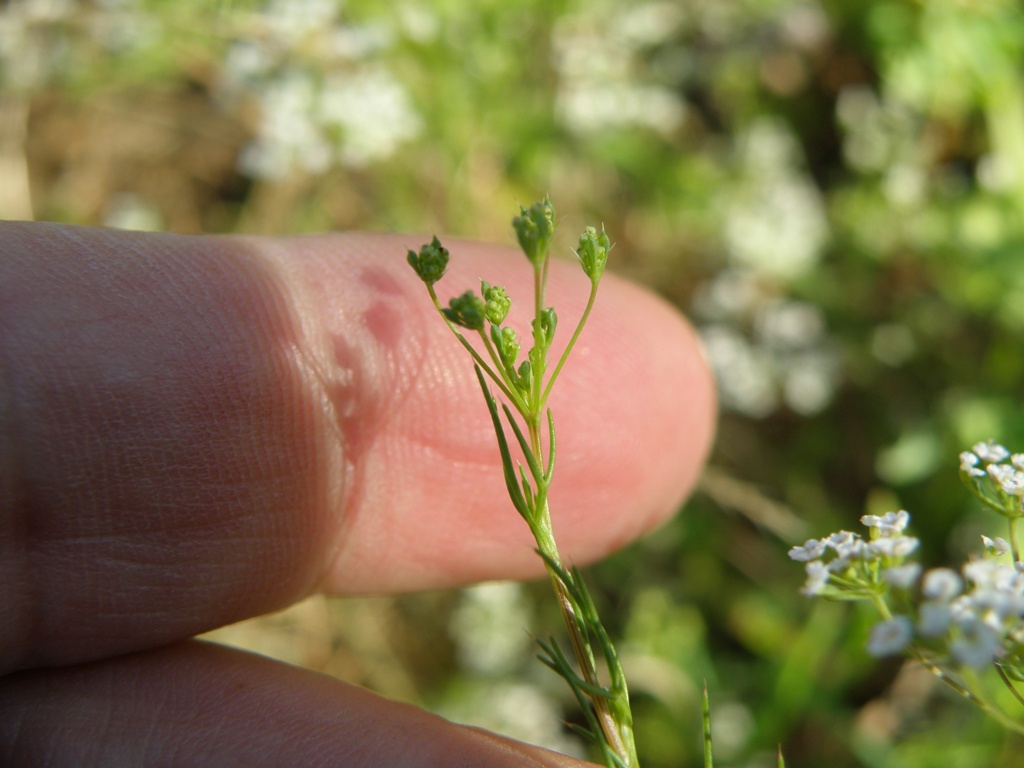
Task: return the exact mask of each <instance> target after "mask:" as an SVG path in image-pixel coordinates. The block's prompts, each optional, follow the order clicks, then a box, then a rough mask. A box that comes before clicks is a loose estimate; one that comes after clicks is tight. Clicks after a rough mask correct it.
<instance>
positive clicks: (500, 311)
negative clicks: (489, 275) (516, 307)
mask: <svg viewBox="0 0 1024 768" xmlns="http://www.w3.org/2000/svg"><path fill="white" fill-rule="evenodd" d="M480 293H482V294H483V296H484V302H485V303H486V309H485V314H486V315H487V319H488V321H490V322H491V323H493V324H494V325H501V324H502V323H503V322H504V321H505V318H506V317H507V316H508V310H509V307H511V306H512V299H510V298H509V297H508V294H507V293H506V292H505V289H504V288H502V287H501V286H500V285H491V284H490V283H488V282H487V281H484V280H481V281H480Z"/></svg>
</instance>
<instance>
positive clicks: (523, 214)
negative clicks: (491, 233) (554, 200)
mask: <svg viewBox="0 0 1024 768" xmlns="http://www.w3.org/2000/svg"><path fill="white" fill-rule="evenodd" d="M519 211H520V215H519V216H516V217H515V218H514V219H512V227H513V228H514V229H515V231H516V238H517V239H518V240H519V247H520V248H522V249H523V253H525V254H526V257H527V258H528V259H529V260H530V261H531V262H532V263H533V265H534V266H535V267H536V266H540V265H541V264H543V263H544V260H545V259H546V258H547V257H548V248H549V247H550V246H551V238H552V237H553V236H554V234H555V206H553V205H552V204H551V201H550V200H548V199H547V198H544V199H543V200H542V201H541V202H539V203H534V204H533V205H531V206H530V208H529V209H526V208H524V207H523V206H521V205H520V206H519Z"/></svg>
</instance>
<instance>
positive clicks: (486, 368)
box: [427, 285, 522, 408]
mask: <svg viewBox="0 0 1024 768" xmlns="http://www.w3.org/2000/svg"><path fill="white" fill-rule="evenodd" d="M427 291H428V292H429V293H430V300H431V301H433V302H434V307H435V308H436V309H437V313H438V314H439V315H441V319H442V320H444V322H445V325H447V326H448V329H449V330H450V331H451V332H452V333H454V334H455V338H457V339H458V340H459V343H460V344H462V346H463V347H465V349H466V351H467V352H469V354H470V355H471V356H472V358H473V362H475V363H476V364H477V365H478V366H480V369H481V370H482V371H483V372H484V373H486V374H487V376H488V377H489V378H490V379H491V380H492V381H493V382H494V383H495V384H497V385H498V389H500V390H501V394H503V395H504V396H505V397H507V398H508V399H509V402H511V403H513V404H515V405H516V407H517V408H521V405H520V404H521V403H522V400H521V399H520V398H519V397H517V396H516V393H515V392H514V391H513V390H512V389H510V388H509V387H508V386H506V384H505V381H504V378H503V377H501V376H499V375H498V374H497V373H495V372H494V369H493V368H491V366H490V365H488V364H487V361H486V360H484V359H483V357H481V356H480V353H479V352H477V351H476V348H475V347H474V346H473V345H472V344H470V343H469V340H468V339H466V337H465V336H463V335H462V332H461V331H460V330H459V329H458V327H457V326H456V325H455V323H453V322H452V321H451V320H449V319H448V318H447V317H445V314H444V307H442V306H441V302H440V301H439V300H438V298H437V292H436V291H435V290H434V286H432V285H428V286H427ZM485 340H486V339H485Z"/></svg>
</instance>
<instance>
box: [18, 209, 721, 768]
mask: <svg viewBox="0 0 1024 768" xmlns="http://www.w3.org/2000/svg"><path fill="white" fill-rule="evenodd" d="M422 241H423V238H422V237H406V236H385V235H356V234H352V235H329V236H320V237H310V238H291V239H256V238H253V239H244V238H200V237H183V236H174V235H144V234H133V233H119V232H112V231H103V230H89V229H78V228H69V227H57V226H52V225H32V224H10V223H7V224H0V244H2V246H0V250H2V253H0V585H3V589H2V590H0V615H3V616H4V617H5V618H4V621H3V622H0V671H14V670H19V669H20V670H35V671H30V672H21V673H18V674H16V675H13V676H11V677H8V678H6V679H5V680H4V681H3V682H0V762H2V763H4V764H5V765H6V764H12V765H13V764H18V763H17V760H16V758H17V759H20V760H21V761H22V762H23V763H24V764H29V763H31V762H32V753H31V749H32V748H33V747H32V745H33V744H38V745H40V746H38V749H41V750H42V749H53V750H54V751H53V752H52V754H53V755H59V754H61V753H60V751H59V750H60V748H61V747H60V745H62V744H65V743H66V744H70V745H75V744H77V745H78V746H77V747H76V748H77V749H78V750H80V751H79V752H78V753H68V754H78V755H81V754H90V755H97V756H99V755H105V757H104V758H103V759H100V758H99V757H96V758H93V759H92V764H107V763H109V762H114V760H113V759H112V757H111V756H112V755H113V753H112V752H110V751H109V750H112V749H114V748H115V746H116V745H117V744H118V743H124V744H125V747H124V748H125V750H132V749H135V750H142V751H141V752H139V751H137V752H130V751H126V752H125V754H126V755H129V754H131V755H136V754H138V755H164V754H165V752H161V751H160V750H161V749H170V747H167V746H166V745H173V744H175V743H177V742H176V740H178V741H180V740H181V738H182V734H183V733H185V732H186V731H187V732H189V733H192V732H194V731H195V728H194V727H193V726H194V725H195V724H194V723H193V722H192V720H191V719H190V718H191V717H193V716H192V715H189V714H187V713H188V712H193V711H195V707H196V702H197V701H198V700H200V699H201V700H202V701H205V702H210V701H214V702H218V704H217V707H216V711H217V713H219V714H218V715H217V718H219V719H217V721H216V723H215V724H210V725H209V727H208V728H205V729H200V730H201V735H199V736H196V738H195V739H193V740H192V741H190V742H189V745H190V746H189V750H191V751H189V752H188V754H187V755H186V754H185V753H183V752H166V755H167V756H166V757H165V758H161V759H160V760H156V761H155V762H156V763H158V764H161V765H179V764H180V765H207V764H208V765H226V764H230V762H225V758H226V756H227V755H228V754H229V752H230V753H231V754H234V751H233V750H238V749H242V747H243V746H245V748H246V749H249V748H250V747H251V754H249V756H248V757H247V758H246V759H245V760H241V761H240V762H244V763H245V764H246V765H253V764H265V765H273V764H280V763H279V762H277V761H275V760H274V756H275V754H276V755H277V757H278V758H279V759H280V758H282V757H283V756H284V755H291V756H294V755H295V754H296V753H295V749H296V746H295V740H296V739H299V738H300V736H299V735H300V734H301V741H302V743H303V744H304V745H305V747H304V748H308V749H309V750H312V751H310V752H309V755H310V757H309V758H308V759H306V760H302V761H300V762H301V763H302V764H309V765H315V764H318V762H317V758H316V755H322V757H321V758H319V759H320V760H326V759H327V756H329V755H335V757H336V756H337V755H338V754H346V755H349V757H346V759H344V760H342V761H341V763H340V764H344V765H351V766H362V765H366V766H370V765H410V766H412V765H440V764H447V765H451V764H452V763H444V762H443V761H444V759H446V758H445V755H446V754H447V755H448V756H449V757H450V754H451V750H458V749H466V750H469V751H468V752H467V753H466V754H467V755H476V756H478V757H475V758H473V759H472V760H470V761H469V762H466V763H465V764H466V765H469V764H487V765H496V766H500V765H505V764H508V765H513V764H514V765H524V764H527V765H528V764H529V763H524V762H523V760H524V757H523V756H524V755H526V754H529V755H531V756H532V757H531V759H533V760H536V761H538V762H536V764H537V765H571V764H575V763H573V762H572V761H567V759H566V758H560V757H557V756H552V755H550V754H548V753H542V752H540V751H537V750H534V749H532V748H529V747H524V746H522V745H511V744H509V743H507V742H504V741H502V740H500V739H498V738H497V737H490V736H485V735H482V734H480V733H479V732H476V731H471V730H467V729H460V728H455V727H452V726H448V725H447V724H443V723H442V722H441V721H439V720H437V719H436V718H432V717H430V716H428V715H425V714H423V713H419V712H416V711H415V710H410V709H408V708H404V707H398V706H397V705H394V704H392V703H390V702H386V701H384V700H381V699H379V698H377V697H373V696H372V695H370V694H367V693H366V692H364V691H361V690H359V689H353V688H351V687H349V686H345V685H343V684H341V683H338V682H337V681H329V680H326V679H321V678H317V677H316V676H315V675H312V674H311V673H308V672H301V671H299V670H294V669H291V668H287V667H284V666H282V665H276V664H273V663H271V662H268V661H266V660H262V659H257V658H253V657H250V656H247V655H244V654H239V653H236V652H233V651H225V650H220V649H215V648H211V647H210V646H207V645H203V644H197V643H186V644H184V645H177V646H172V647H169V648H164V649H162V650H152V649H156V648H159V647H160V646H164V645H167V644H170V643H175V642H177V641H181V640H184V639H186V638H189V637H191V636H192V635H194V634H196V633H199V632H202V631H205V630H208V629H212V628H214V627H217V626H221V625H223V624H227V623H230V622H233V621H237V620H240V619H243V618H247V617H250V616H255V615H259V614H262V613H267V612H270V611H273V610H276V609H279V608H282V607H284V606H286V605H288V604H290V603H292V602H294V601H296V600H298V599H300V598H302V597H303V596H305V595H308V594H310V593H312V592H315V591H319V590H326V591H330V592H343V593H350V594H351V593H357V594H366V593H395V592H404V591H414V590H418V589H426V588H434V587H447V586H453V585H458V584H466V583H471V582H473V581H477V580H481V579H490V578H529V577H534V576H537V575H539V574H540V573H541V567H540V562H539V560H538V558H537V556H536V555H535V554H534V552H533V551H532V546H531V540H530V536H529V532H528V530H527V528H526V526H525V524H524V523H523V521H522V520H520V519H519V517H518V516H517V515H516V513H515V511H514V510H513V508H512V507H511V504H510V503H509V502H508V500H507V497H506V495H505V489H504V485H503V482H502V479H501V472H500V464H499V460H498V455H497V449H496V447H495V443H494V436H493V433H492V431H491V427H490V424H489V420H488V417H487V412H486V409H485V408H484V406H483V401H482V398H481V395H480V392H479V389H478V385H477V383H476V380H475V378H474V375H473V372H472V367H471V364H470V361H469V358H468V356H467V355H466V354H465V352H464V351H463V350H462V349H461V348H460V347H459V345H458V343H457V342H456V341H455V340H454V338H452V337H451V334H450V333H449V332H448V330H447V329H446V328H445V327H444V324H443V323H442V322H441V321H440V320H439V319H438V318H437V317H436V313H435V312H434V310H433V308H432V307H431V305H430V302H429V299H428V298H427V295H426V291H425V289H424V288H423V286H422V284H421V283H419V281H418V280H417V279H416V277H415V275H414V274H413V273H412V270H411V269H410V268H409V267H408V265H407V264H406V263H405V259H404V254H405V250H406V248H414V249H415V248H418V246H419V245H420V243H421V242H422ZM446 244H447V245H448V246H449V248H450V249H451V250H452V252H453V260H452V264H451V266H450V268H449V274H448V276H446V277H445V279H444V280H443V281H442V282H441V283H440V284H439V286H438V288H439V294H440V295H441V296H442V297H445V298H446V297H447V296H449V295H454V294H456V293H461V292H462V291H463V290H465V288H467V287H478V286H479V279H480V278H481V277H483V278H486V279H487V280H488V281H489V282H491V283H498V284H501V285H504V286H505V287H506V288H507V289H508V291H509V293H510V295H511V296H512V297H513V302H514V307H513V317H512V321H513V322H514V323H515V324H516V327H517V328H519V329H522V330H523V332H525V328H526V327H527V325H526V320H527V319H528V318H527V317H526V313H528V312H529V309H530V305H531V295H532V294H531V284H530V271H529V268H528V266H527V264H526V263H525V261H524V260H523V258H522V257H521V256H517V255H516V254H515V253H514V252H513V251H511V250H510V249H507V248H499V247H495V246H484V245H479V244H473V243H464V242H457V241H449V242H447V243H446ZM549 285H550V287H549V303H550V304H553V305H554V306H555V307H556V308H557V309H558V311H559V321H560V322H559V334H558V336H559V338H560V339H561V341H562V343H564V342H565V341H566V340H567V339H568V337H569V335H570V334H571V331H572V327H573V324H574V322H575V320H576V318H578V316H579V313H580V312H581V311H582V308H583V304H584V302H585V300H586V293H587V288H588V285H587V280H586V278H585V276H584V275H583V274H582V273H581V272H580V271H579V269H578V267H576V266H575V265H574V264H572V263H571V262H564V263H563V262H556V263H555V264H553V265H552V270H551V279H550V284H549ZM521 335H522V333H521ZM525 346H528V344H525V343H524V347H525ZM551 406H552V408H553V410H554V414H555V420H556V425H557V428H558V435H559V446H558V468H557V471H556V476H555V478H556V479H555V486H554V488H553V490H552V509H553V516H554V525H555V530H556V534H557V536H558V538H559V541H560V543H561V546H562V548H563V554H564V555H566V556H567V557H568V558H569V559H571V560H572V561H574V562H577V563H580V564H583V563H587V562H590V561H593V560H595V559H598V558H600V557H602V556H604V555H606V554H607V553H608V552H610V551H612V550H614V549H616V548H618V547H621V546H622V545H624V544H626V543H627V542H629V541H630V540H632V539H634V538H636V537H637V536H639V535H641V534H643V533H644V532H645V531H648V530H650V529H651V528H653V527H655V526H656V525H658V524H659V523H660V522H662V521H663V520H664V519H665V518H666V517H667V516H669V515H670V514H672V513H673V512H674V511H675V510H676V509H677V508H678V505H679V503H680V502H681V500H682V499H683V498H684V496H685V494H686V493H687V491H688V490H689V489H690V488H691V487H692V485H693V482H694V480H695V478H696V475H697V473H698V472H699V468H700V466H701V464H702V462H703V459H704V457H705V455H706V452H707V450H708V446H709V443H710V441H711V436H712V433H713V423H714V401H713V394H712V385H711V381H710V376H709V374H708V372H707V368H706V366H705V364H704V362H703V360H702V358H701V356H700V354H699V351H698V346H697V342H696V339H695V336H694V334H693V332H692V330H691V329H690V328H689V326H688V325H686V323H685V322H684V321H683V320H682V319H681V318H680V317H679V316H678V315H677V314H676V313H675V312H674V311H673V310H672V309H671V308H669V307H668V306H666V305H665V304H663V303H662V302H660V301H658V300H657V299H655V298H654V297H652V296H651V295H650V294H649V293H646V292H644V291H642V290H640V289H638V288H636V287H634V286H631V285H629V284H627V283H625V282H623V281H621V280H618V279H616V278H615V277H614V276H612V275H608V276H606V277H605V279H604V281H603V283H602V286H601V294H600V296H599V298H598V304H597V308H596V309H595V311H594V314H593V315H592V318H591V321H590V323H589V324H588V326H587V328H586V329H585V330H584V332H583V336H582V337H581V339H580V342H579V344H578V345H577V348H576V351H575V353H574V355H573V357H572V358H571V359H570V362H569V364H568V365H567V367H566V369H565V370H564V372H563V375H562V377H561V379H560V381H559V384H558V386H557V387H556V388H555V392H554V394H553V396H552V400H551ZM139 652H142V653H139ZM128 653H134V654H135V655H132V656H126V657H122V658H113V657H116V656H119V655H121V654H128ZM105 659H106V661H103V660H105ZM88 662H96V663H91V664H89V663H88ZM71 664H82V665H84V666H81V667H78V668H72V669H54V668H50V669H47V668H49V667H56V666H58V665H71ZM218 669H221V670H224V671H223V673H222V676H218V673H217V671H216V670H218ZM246 680H248V681H250V682H249V683H245V684H243V683H238V682H237V681H246ZM166 681H170V682H166ZM218 681H220V683H222V684H223V685H224V686H226V687H224V688H222V689H218V690H217V691H211V688H210V687H211V686H213V685H215V684H217V683H218ZM225 681H227V682H225ZM235 685H239V686H241V687H240V688H238V689H237V690H239V691H243V693H238V694H237V695H236V694H235V693H232V691H235V690H236V689H235V688H232V687H231V686H235ZM269 690H276V691H279V692H280V695H277V696H273V695H267V693H266V692H267V691H269ZM304 692H308V696H307V695H306V694H305V693H304ZM257 694H259V695H257ZM260 696H264V697H265V700H264V699H260ZM96 697H101V699H102V701H104V702H106V703H104V704H103V705H102V706H101V707H99V714H94V715H91V714H89V712H88V711H86V710H87V709H88V706H87V705H88V704H89V702H94V701H95V700H96ZM197 697H199V698H197ZM253 697H255V698H253ZM110 702H116V704H111V703H110ZM221 705H223V706H221ZM254 706H259V707H264V708H269V709H266V711H267V712H274V711H275V709H274V708H275V707H279V708H280V707H283V708H285V709H284V710H282V711H287V712H301V713H302V717H301V718H293V719H289V718H280V717H279V718H276V719H275V718H271V717H269V716H268V719H267V720H266V722H263V721H262V720H260V719H259V718H254V716H253V713H252V711H251V708H252V707H254ZM151 711H159V713H160V717H159V718H157V717H153V716H150V715H149V714H148V713H150V712H151ZM260 711H263V710H260ZM65 713H69V715H70V719H68V718H63V717H62V716H61V715H62V714H65ZM92 717H96V718H100V720H102V723H100V724H99V725H97V724H96V723H93V722H92V720H90V718H92ZM203 722H207V723H208V722H209V721H208V720H204V721H203ZM278 723H280V724H278ZM62 724H63V725H62ZM304 724H305V725H304ZM310 724H312V725H310ZM325 724H330V727H326V725H325ZM399 724H404V725H403V726H402V727H401V728H399V727H398V725H399ZM76 728H77V730H76ZM104 728H106V729H119V730H116V733H118V734H121V735H122V736H123V738H115V739H113V740H112V739H111V738H109V737H110V733H109V732H108V733H107V735H106V736H104V735H103V733H104V731H103V729H104ZM251 728H255V729H256V730H257V731H259V732H260V733H261V734H263V736H261V739H262V741H261V740H259V739H257V740H250V741H245V740H244V733H245V729H251ZM189 729H191V730H189ZM275 729H276V730H275ZM288 729H290V730H288ZM395 729H397V730H395ZM136 731H137V732H138V733H139V734H141V735H140V736H139V737H138V738H139V740H138V741H135V740H133V737H130V736H129V735H130V734H133V733H136ZM392 731H393V732H395V733H401V734H402V736H403V738H402V739H399V740H397V741H396V740H395V739H393V738H392V737H391V736H387V735H386V734H387V733H389V732H392ZM275 733H276V734H278V735H279V736H280V738H279V739H278V741H277V742H275V740H274V734H275ZM288 734H291V736H289V735H288ZM381 734H384V735H381ZM409 734H420V735H421V737H422V738H420V736H417V739H419V740H418V741H416V740H410V738H409ZM374 739H377V741H376V742H375V743H376V746H375V747H374V746H372V744H371V746H367V747H366V749H365V750H364V749H363V747H361V746H360V744H362V743H363V742H366V743H370V742H373V740H374ZM91 740H96V741H95V743H93V742H92V741H91ZM342 742H343V743H344V749H347V750H348V752H344V751H342V752H341V753H339V752H338V751H337V745H338V744H341V743H342ZM15 743H16V744H17V747H15V746H14V745H15ZM90 743H93V747H94V749H95V751H93V752H89V751H88V750H87V749H86V748H85V746H83V745H88V744H90ZM273 743H277V744H278V747H277V748H278V749H279V750H280V752H279V753H275V752H274V747H273ZM256 744H260V745H262V746H260V747H259V748H258V749H257V748H256V747H255V746H252V745H256ZM459 744H461V745H463V746H456V745H459ZM46 745H51V746H46ZM161 745H164V746H161ZM332 745H333V746H332ZM382 745H383V746H382ZM442 746H443V749H441V747H442ZM435 748H436V749H441V751H440V752H438V751H436V750H435ZM104 749H106V750H108V751H107V752H103V751H102V750H104ZM389 749H393V752H388V751H387V750H389ZM19 750H20V751H19ZM146 750H150V751H146ZM153 750H155V751H153ZM218 750H219V751H218ZM289 750H290V751H289ZM317 750H321V751H317ZM374 750H376V751H374ZM381 750H383V751H381ZM432 750H435V751H432ZM475 750H482V751H475ZM488 750H490V751H488ZM510 750H511V751H510ZM38 754H44V753H42V752H40V753H38ZM45 754H51V753H45ZM502 754H504V755H505V757H501V755H502ZM360 755H365V756H369V757H365V759H363V758H360V757H359V756H360ZM385 755H386V756H387V757H385ZM432 755H433V756H432ZM484 755H492V756H491V757H490V758H487V759H484V757H483V756H484ZM5 758H6V759H5ZM332 759H334V758H332ZM360 759H362V762H360ZM473 760H476V762H473ZM488 760H490V762H488ZM501 760H505V761H506V762H504V763H503V762H501ZM439 761H440V762H439ZM128 762H129V763H132V762H137V761H134V760H128ZM143 762H147V761H143ZM54 764H60V762H59V761H58V762H55V763H54ZM78 764H82V763H78Z"/></svg>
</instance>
